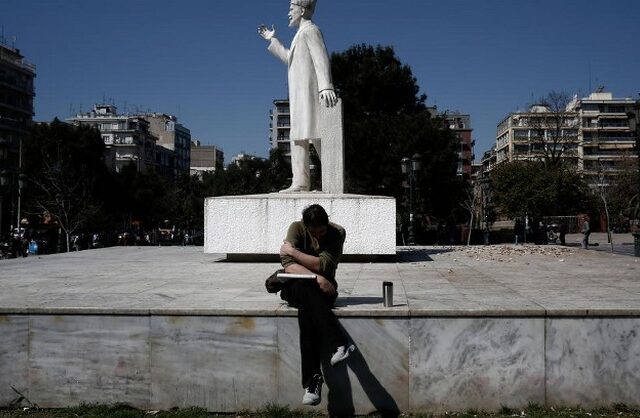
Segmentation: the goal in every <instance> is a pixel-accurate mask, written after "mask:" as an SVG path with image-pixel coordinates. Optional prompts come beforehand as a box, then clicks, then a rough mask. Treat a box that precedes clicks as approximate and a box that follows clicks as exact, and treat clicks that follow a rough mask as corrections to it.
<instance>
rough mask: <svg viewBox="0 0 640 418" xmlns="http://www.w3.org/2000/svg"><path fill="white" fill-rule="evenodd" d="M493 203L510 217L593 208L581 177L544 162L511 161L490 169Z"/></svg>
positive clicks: (560, 213)
mask: <svg viewBox="0 0 640 418" xmlns="http://www.w3.org/2000/svg"><path fill="white" fill-rule="evenodd" d="M491 185H492V193H493V200H494V203H495V204H496V205H497V206H499V207H500V209H501V211H502V212H503V213H504V214H505V215H507V216H509V217H519V216H524V215H525V214H528V215H529V216H533V217H541V216H551V215H574V214H576V213H584V212H589V211H591V210H592V209H593V207H594V200H593V195H592V194H591V193H590V192H589V190H588V187H587V185H586V184H585V182H584V180H582V179H581V178H580V176H579V175H578V174H577V173H576V172H575V171H573V170H570V169H568V168H565V167H562V166H560V167H555V168H553V169H547V168H546V167H545V164H544V162H543V161H513V162H508V163H504V164H500V165H498V166H497V167H496V168H495V169H493V170H492V171H491Z"/></svg>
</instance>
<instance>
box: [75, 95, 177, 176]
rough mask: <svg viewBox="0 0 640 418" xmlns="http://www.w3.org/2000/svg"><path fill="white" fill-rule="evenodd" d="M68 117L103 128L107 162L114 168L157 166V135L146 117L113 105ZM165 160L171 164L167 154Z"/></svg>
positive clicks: (150, 167) (143, 168)
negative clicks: (125, 112) (119, 109)
mask: <svg viewBox="0 0 640 418" xmlns="http://www.w3.org/2000/svg"><path fill="white" fill-rule="evenodd" d="M67 121H68V122H70V123H73V124H74V125H89V126H93V127H95V128H97V129H98V130H99V131H100V134H101V135H102V140H103V141H104V144H105V146H106V149H105V163H106V164H107V166H108V167H110V168H111V169H112V170H113V171H115V172H120V171H121V170H122V169H123V167H125V166H134V167H135V168H136V170H137V171H138V172H145V171H149V170H151V169H155V168H156V165H157V163H156V161H157V160H158V158H157V157H156V143H157V141H158V138H157V137H155V136H154V135H153V134H152V133H151V131H150V124H149V122H148V121H147V120H146V119H145V118H144V117H142V116H137V115H134V116H131V115H121V114H118V110H117V108H116V106H114V105H95V106H94V107H93V110H91V111H90V112H86V113H78V114H77V115H76V116H75V117H72V118H68V119H67ZM165 158H166V157H165ZM161 159H162V158H161ZM165 163H166V164H171V159H170V158H167V161H165ZM159 171H163V170H162V169H160V170H159Z"/></svg>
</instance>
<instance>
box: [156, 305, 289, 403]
mask: <svg viewBox="0 0 640 418" xmlns="http://www.w3.org/2000/svg"><path fill="white" fill-rule="evenodd" d="M151 352H152V354H151V359H152V361H151V376H152V385H151V405H152V408H154V409H169V408H172V407H175V406H177V407H181V408H183V407H189V406H199V407H203V408H207V409H208V410H210V411H215V412H234V411H239V410H242V409H255V408H259V407H261V406H263V405H265V404H266V403H269V402H274V399H275V397H276V359H277V346H276V318H275V317H206V316H202V317H185V316H159V317H152V318H151Z"/></svg>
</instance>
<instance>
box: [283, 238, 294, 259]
mask: <svg viewBox="0 0 640 418" xmlns="http://www.w3.org/2000/svg"><path fill="white" fill-rule="evenodd" d="M294 250H295V248H293V245H291V243H290V242H289V241H284V242H283V244H282V245H281V246H280V256H281V257H283V256H286V255H288V256H292V255H293V251H294Z"/></svg>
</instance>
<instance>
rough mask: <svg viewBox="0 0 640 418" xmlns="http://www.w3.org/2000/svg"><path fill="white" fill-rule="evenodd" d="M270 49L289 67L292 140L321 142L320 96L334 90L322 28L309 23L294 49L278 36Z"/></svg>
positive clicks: (303, 26) (307, 22) (305, 23)
mask: <svg viewBox="0 0 640 418" xmlns="http://www.w3.org/2000/svg"><path fill="white" fill-rule="evenodd" d="M268 49H269V52H271V53H272V54H273V55H275V56H276V57H278V58H280V59H281V60H282V61H283V62H284V63H285V64H287V65H288V66H289V107H290V113H291V132H290V139H291V140H292V141H297V140H303V139H319V138H320V135H319V133H318V116H319V107H320V103H319V101H318V95H319V93H320V92H321V91H322V90H333V84H332V82H331V66H330V64H329V56H328V55H327V48H326V47H325V45H324V39H323V38H322V33H321V32H320V29H319V28H318V27H317V26H316V25H315V24H314V23H313V22H311V21H310V20H307V21H305V22H302V23H301V24H300V27H299V29H298V32H297V33H296V35H295V36H294V38H293V41H291V49H287V48H285V47H284V46H283V45H282V44H281V43H280V41H278V40H277V39H276V38H275V37H274V38H271V43H270V44H269V48H268Z"/></svg>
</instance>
